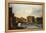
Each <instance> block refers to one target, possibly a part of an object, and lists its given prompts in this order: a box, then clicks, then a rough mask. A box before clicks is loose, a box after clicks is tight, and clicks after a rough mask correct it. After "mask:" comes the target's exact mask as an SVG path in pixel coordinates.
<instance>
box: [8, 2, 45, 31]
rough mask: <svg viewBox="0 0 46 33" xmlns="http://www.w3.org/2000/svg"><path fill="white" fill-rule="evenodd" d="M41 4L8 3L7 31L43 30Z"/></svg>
mask: <svg viewBox="0 0 46 33" xmlns="http://www.w3.org/2000/svg"><path fill="white" fill-rule="evenodd" d="M43 7H44V6H43V3H35V2H33V3H30V2H15V3H14V2H13V3H12V2H11V3H8V30H21V31H24V30H25V31H28V30H29V31H30V30H32V31H33V30H34V31H35V30H43V11H44V10H43V9H44V8H43Z"/></svg>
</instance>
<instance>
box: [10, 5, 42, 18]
mask: <svg viewBox="0 0 46 33" xmlns="http://www.w3.org/2000/svg"><path fill="white" fill-rule="evenodd" d="M10 7H12V12H13V13H14V16H17V17H19V18H20V17H24V18H26V17H27V16H35V17H41V16H42V5H28V4H10Z"/></svg>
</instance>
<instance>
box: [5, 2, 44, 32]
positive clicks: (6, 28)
mask: <svg viewBox="0 0 46 33" xmlns="http://www.w3.org/2000/svg"><path fill="white" fill-rule="evenodd" d="M8 3H9V4H31V5H42V6H43V8H42V9H43V10H42V11H43V30H45V14H44V13H45V9H44V8H45V5H44V3H41V2H25V1H14V2H9V1H6V4H5V5H6V7H5V32H9V31H10V32H12V31H13V32H22V31H23V32H24V31H27V30H8ZM29 31H31V30H29ZM36 31H39V30H36ZM40 31H41V30H40Z"/></svg>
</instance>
